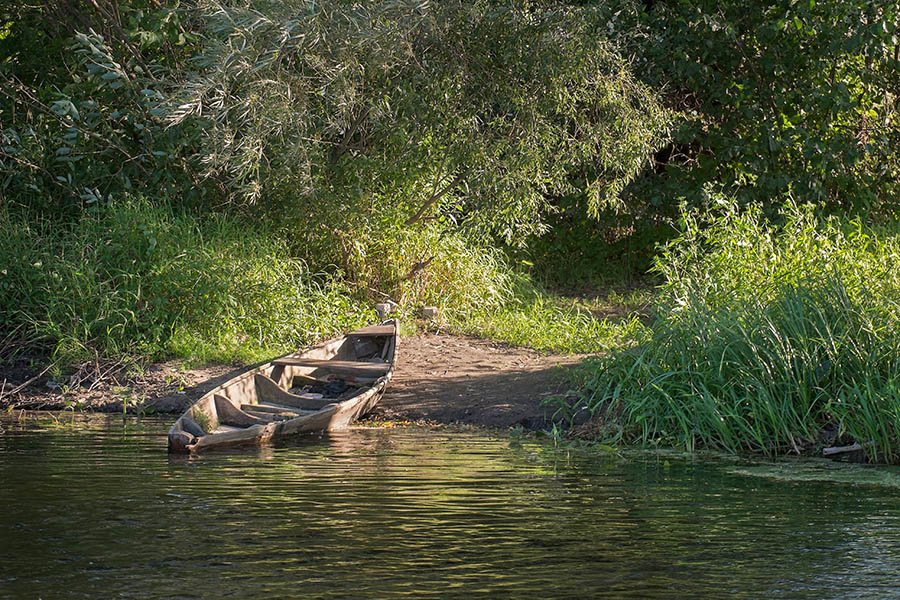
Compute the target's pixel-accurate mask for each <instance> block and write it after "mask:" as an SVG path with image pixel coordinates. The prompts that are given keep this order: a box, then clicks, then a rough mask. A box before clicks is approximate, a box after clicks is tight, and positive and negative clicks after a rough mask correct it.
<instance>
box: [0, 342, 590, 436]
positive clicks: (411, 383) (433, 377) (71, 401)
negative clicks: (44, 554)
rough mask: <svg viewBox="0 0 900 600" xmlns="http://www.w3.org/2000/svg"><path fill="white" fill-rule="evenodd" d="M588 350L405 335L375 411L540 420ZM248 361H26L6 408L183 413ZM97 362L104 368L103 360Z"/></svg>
mask: <svg viewBox="0 0 900 600" xmlns="http://www.w3.org/2000/svg"><path fill="white" fill-rule="evenodd" d="M581 358H583V356H582V355H562V354H547V353H541V352H537V351H535V350H532V349H529V348H522V347H514V346H510V345H509V344H505V343H503V342H496V341H491V340H483V339H479V338H475V337H470V336H458V335H449V334H432V333H420V334H416V335H413V336H410V337H406V338H403V339H402V340H401V346H400V354H399V360H398V364H397V367H396V369H395V372H394V379H393V381H392V382H391V385H390V386H389V387H388V390H387V392H386V393H385V395H384V398H383V399H382V401H381V403H380V404H379V405H378V406H377V407H376V409H375V411H374V412H373V414H372V415H371V418H373V419H375V420H388V421H411V422H422V423H430V424H465V425H477V426H484V427H513V426H516V425H519V426H522V427H524V428H526V429H541V428H545V427H547V426H548V424H549V421H550V417H551V416H552V413H549V412H548V411H547V409H545V408H544V407H543V405H542V402H543V400H545V399H546V398H548V397H550V396H554V395H564V394H565V393H566V392H567V391H568V387H567V377H566V373H567V370H566V368H567V367H570V366H572V365H575V364H577V363H578V362H579V361H580V360H581ZM245 368H246V367H245V366H243V365H233V364H221V363H216V364H211V365H206V366H203V367H198V368H191V369H184V368H182V367H180V365H179V363H178V362H177V361H169V362H162V363H156V364H152V365H150V366H148V367H146V368H144V369H140V370H137V371H135V370H132V373H131V375H128V376H126V375H125V374H124V373H122V374H110V375H108V376H106V377H105V378H99V379H95V378H92V377H91V376H90V374H89V373H88V371H89V369H85V371H86V373H85V377H84V378H82V380H81V381H79V382H77V383H78V385H73V384H75V383H76V381H75V380H74V379H70V381H67V382H58V381H54V380H53V379H52V378H50V377H48V376H46V375H43V376H39V377H37V379H35V380H34V381H32V382H31V383H30V384H28V385H27V386H25V387H24V388H23V389H21V390H20V391H18V392H16V393H15V394H11V393H9V392H10V391H11V390H15V389H16V388H17V387H19V386H21V385H22V384H23V383H25V382H27V381H28V380H29V379H31V378H33V377H36V376H38V375H39V372H34V371H33V370H31V369H29V368H27V367H26V366H25V365H21V364H20V365H18V366H17V367H14V368H7V369H5V370H3V371H2V372H0V382H2V381H5V382H6V383H5V388H4V389H5V390H6V393H5V394H3V395H2V397H0V409H7V410H9V409H12V410H64V409H68V408H75V409H77V410H82V411H86V412H117V413H118V412H122V410H123V408H125V409H127V410H128V411H129V412H132V411H138V410H141V411H144V412H154V413H175V414H178V413H181V412H183V411H184V410H185V409H186V408H187V407H188V406H190V405H191V404H192V403H193V402H194V401H196V400H197V399H198V398H200V397H201V396H202V395H203V394H205V393H206V392H207V391H209V390H210V389H212V388H214V387H215V386H217V385H219V384H221V383H223V382H224V381H227V380H228V379H230V378H231V377H234V376H235V375H237V374H238V373H240V372H241V371H243V370H244V369H245ZM96 370H97V371H101V372H102V369H100V368H97V369H96Z"/></svg>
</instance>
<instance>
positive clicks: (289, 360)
mask: <svg viewBox="0 0 900 600" xmlns="http://www.w3.org/2000/svg"><path fill="white" fill-rule="evenodd" d="M272 364H275V365H290V366H292V367H310V368H314V369H323V370H328V371H331V372H332V373H339V374H342V375H369V376H372V375H384V374H385V373H387V372H388V371H390V370H391V365H390V364H389V363H369V362H358V361H353V360H319V359H315V358H299V357H296V356H285V357H283V358H276V359H275V360H273V361H272Z"/></svg>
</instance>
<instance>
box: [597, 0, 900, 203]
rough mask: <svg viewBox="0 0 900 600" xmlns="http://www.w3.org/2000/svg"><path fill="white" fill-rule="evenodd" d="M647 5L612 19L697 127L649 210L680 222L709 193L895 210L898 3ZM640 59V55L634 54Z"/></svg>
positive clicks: (636, 192)
mask: <svg viewBox="0 0 900 600" xmlns="http://www.w3.org/2000/svg"><path fill="white" fill-rule="evenodd" d="M652 5H653V6H652V9H651V10H649V11H648V12H641V11H640V10H638V9H637V8H636V7H635V5H634V3H630V2H626V3H620V4H618V5H617V6H620V7H622V6H624V7H625V8H624V9H622V10H620V11H619V12H618V13H616V14H615V15H614V16H613V17H612V19H613V20H612V22H611V29H614V30H615V34H614V35H613V37H614V38H615V39H616V40H617V42H618V43H619V44H620V45H621V46H622V47H623V49H622V51H623V52H627V53H629V54H633V55H634V56H635V62H634V69H635V72H636V73H640V74H641V77H642V79H643V81H645V82H647V83H648V84H650V85H651V86H652V87H654V88H656V89H660V88H663V87H665V88H666V102H667V104H668V105H669V106H672V107H676V108H678V109H679V110H681V111H683V113H684V114H685V115H689V116H688V117H687V118H685V119H684V120H683V121H682V123H681V126H680V128H679V129H678V131H677V132H676V134H675V141H674V143H673V144H672V145H671V146H670V147H669V148H668V149H667V150H666V151H664V152H661V153H659V154H657V160H658V161H659V162H658V165H657V169H656V170H655V173H654V174H652V175H648V177H646V178H643V179H642V180H641V181H640V182H639V183H638V185H636V186H634V187H633V188H632V189H631V196H630V197H631V198H633V199H634V200H635V202H636V203H637V204H641V203H643V204H645V205H646V204H648V203H649V204H651V205H656V206H657V207H659V208H661V209H663V211H664V213H666V212H667V213H668V214H672V210H673V209H675V208H676V207H677V199H678V198H686V199H688V200H689V201H690V202H692V203H694V204H695V205H705V204H706V202H707V201H708V196H707V195H706V191H705V190H706V189H707V186H708V185H715V186H720V187H723V188H724V189H726V191H728V192H729V193H734V194H736V195H737V196H738V197H739V198H740V199H741V201H743V202H757V203H761V204H769V203H770V202H771V201H772V199H775V198H778V197H780V195H781V194H783V193H785V192H787V191H791V192H792V194H793V195H794V196H795V197H797V198H801V199H803V200H809V201H815V202H818V203H828V204H830V205H831V206H833V207H841V208H844V209H849V210H863V209H874V210H879V209H881V207H883V206H885V207H887V208H888V209H890V210H893V207H894V206H895V202H896V200H895V199H896V197H897V192H898V185H897V184H898V176H900V154H898V152H897V148H898V147H900V143H898V142H900V127H898V125H900V121H898V118H900V115H898V107H897V104H896V90H897V89H898V86H900V62H898V54H897V48H898V38H897V36H898V33H900V30H898V23H900V13H898V5H897V3H896V2H894V1H893V0H875V1H872V2H844V1H842V0H811V1H792V2H772V1H769V0H759V1H756V2H751V3H749V4H748V3H747V2H742V1H733V0H728V1H724V2H723V1H721V0H703V1H701V2H654V3H652ZM626 48H627V50H626Z"/></svg>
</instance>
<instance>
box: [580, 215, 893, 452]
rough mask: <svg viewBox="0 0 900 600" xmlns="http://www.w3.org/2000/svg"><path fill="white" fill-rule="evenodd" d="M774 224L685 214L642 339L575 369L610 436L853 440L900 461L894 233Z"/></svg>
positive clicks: (748, 443)
mask: <svg viewBox="0 0 900 600" xmlns="http://www.w3.org/2000/svg"><path fill="white" fill-rule="evenodd" d="M782 217H783V222H784V224H783V226H782V227H781V228H775V227H773V226H771V225H767V224H766V222H765V221H764V220H763V219H761V217H760V215H759V214H757V213H755V212H754V211H748V212H744V213H739V212H738V211H736V210H733V209H732V210H730V211H728V212H727V213H726V214H725V215H723V216H721V217H720V218H718V219H714V220H712V221H710V222H706V223H701V222H700V221H698V220H696V219H692V218H688V220H687V227H686V233H685V235H684V236H683V237H682V238H681V239H680V240H677V241H676V242H675V243H674V244H672V245H670V246H669V247H668V248H667V249H666V250H665V251H664V252H663V253H662V255H661V256H660V258H659V260H658V262H657V265H656V269H657V271H658V272H659V273H660V274H662V275H663V276H664V277H665V280H666V283H665V285H664V286H663V288H662V296H661V301H660V302H659V303H658V305H657V306H656V308H655V316H656V318H655V320H654V321H653V324H652V326H651V328H650V330H649V332H648V337H647V338H646V339H645V340H644V341H643V342H642V343H638V344H636V345H634V346H633V347H628V348H625V349H622V350H620V351H617V352H612V353H610V354H608V355H606V356H603V357H600V358H598V359H596V360H595V361H594V362H592V363H590V364H588V365H586V366H585V367H584V369H583V370H582V372H581V377H582V380H581V385H582V387H583V390H584V399H583V403H586V404H587V406H588V407H589V410H590V411H591V413H592V414H593V415H594V417H595V418H596V419H598V420H600V421H601V422H603V423H605V424H606V425H607V427H606V430H605V431H606V434H608V435H609V436H610V437H615V438H618V439H619V440H622V441H626V442H639V443H643V444H658V445H672V446H680V447H684V448H687V449H695V448H699V447H709V448H720V449H725V450H728V451H732V452H742V451H751V452H763V453H767V454H778V453H785V452H810V451H816V450H817V449H818V448H820V447H821V445H823V444H830V443H835V442H837V441H841V440H843V441H844V442H849V441H850V440H856V441H859V442H861V443H864V444H868V445H869V446H868V447H867V448H868V450H867V452H868V454H869V456H870V458H873V459H876V460H879V461H896V460H897V459H898V457H900V444H898V432H900V356H898V353H897V348H900V305H898V302H897V299H898V298H900V263H898V260H897V259H898V257H900V232H898V231H897V229H896V228H894V229H890V230H883V231H875V230H872V229H870V228H867V227H864V226H862V225H861V224H859V223H856V222H850V223H844V222H841V221H839V220H837V219H822V218H818V217H816V216H814V214H813V213H812V212H811V211H810V210H807V209H798V208H796V207H790V206H789V207H788V208H786V209H785V211H784V213H783V215H782ZM824 432H832V433H831V434H830V435H827V436H826V435H825V433H824Z"/></svg>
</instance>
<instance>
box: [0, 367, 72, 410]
mask: <svg viewBox="0 0 900 600" xmlns="http://www.w3.org/2000/svg"><path fill="white" fill-rule="evenodd" d="M58 362H59V361H58V360H55V361H53V362H52V363H50V364H49V365H47V366H46V367H44V370H43V371H41V372H40V373H38V374H37V375H35V376H34V377H32V378H31V379H29V380H28V381H26V382H25V383H23V384H22V385H20V386H18V387H16V388H13V389H12V390H10V392H9V393H8V394H5V395H6V396H12V395H13V394H18V393H19V392H21V391H22V390H24V389H25V388H27V387H28V386H29V385H31V384H32V383H34V382H35V381H37V380H38V379H40V378H41V377H43V375H44V373H46V372H47V371H49V370H50V369H52V368H53V367H55V366H56V363H58ZM3 398H4V394H0V402H2V401H3Z"/></svg>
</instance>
